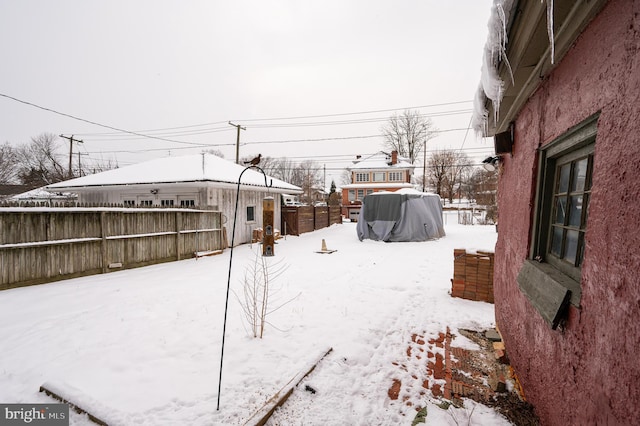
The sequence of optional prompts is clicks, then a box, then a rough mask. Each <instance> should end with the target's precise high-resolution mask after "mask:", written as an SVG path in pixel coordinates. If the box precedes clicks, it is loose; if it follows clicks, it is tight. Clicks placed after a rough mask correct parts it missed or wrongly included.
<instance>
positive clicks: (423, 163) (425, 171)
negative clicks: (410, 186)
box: [422, 142, 427, 192]
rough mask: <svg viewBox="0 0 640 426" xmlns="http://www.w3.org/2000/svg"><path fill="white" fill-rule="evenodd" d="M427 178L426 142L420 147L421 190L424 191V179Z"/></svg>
mask: <svg viewBox="0 0 640 426" xmlns="http://www.w3.org/2000/svg"><path fill="white" fill-rule="evenodd" d="M426 180H427V143H426V142H425V144H424V148H422V192H424V185H425V181H426Z"/></svg>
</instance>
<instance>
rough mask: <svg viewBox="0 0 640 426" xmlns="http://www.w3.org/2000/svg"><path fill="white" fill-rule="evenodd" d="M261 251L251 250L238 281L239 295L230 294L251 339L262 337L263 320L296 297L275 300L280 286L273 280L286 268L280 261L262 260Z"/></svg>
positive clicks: (282, 261)
mask: <svg viewBox="0 0 640 426" xmlns="http://www.w3.org/2000/svg"><path fill="white" fill-rule="evenodd" d="M260 251H261V250H259V249H258V250H254V257H253V260H252V261H251V263H249V264H248V265H247V267H246V268H245V272H244V280H243V282H242V294H241V295H239V294H238V293H236V292H235V291H234V295H235V297H236V299H237V300H238V302H239V304H240V306H241V308H242V314H243V318H244V320H245V323H246V325H247V326H248V331H249V333H250V334H251V335H252V336H253V337H254V338H257V337H260V338H261V339H262V336H263V335H264V327H265V325H266V324H269V325H271V326H272V327H275V326H273V324H271V323H268V321H267V317H268V316H269V315H270V314H272V313H273V312H275V311H277V310H278V309H280V308H282V307H283V306H285V305H287V304H288V303H290V302H292V301H293V300H295V299H296V298H297V297H298V296H299V295H300V294H298V295H297V296H295V297H293V298H291V299H287V300H285V301H282V300H279V298H278V293H279V292H280V291H281V290H282V287H280V286H278V285H276V284H275V281H276V280H277V279H278V278H279V277H280V276H282V274H284V272H285V271H286V270H287V269H288V268H289V266H288V265H286V264H285V263H284V259H282V258H280V259H279V260H277V261H274V260H273V258H272V257H264V256H262V254H261V253H260Z"/></svg>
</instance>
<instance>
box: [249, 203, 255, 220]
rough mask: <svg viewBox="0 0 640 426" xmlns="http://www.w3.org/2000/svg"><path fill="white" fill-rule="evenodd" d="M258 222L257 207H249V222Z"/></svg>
mask: <svg viewBox="0 0 640 426" xmlns="http://www.w3.org/2000/svg"><path fill="white" fill-rule="evenodd" d="M255 221H256V206H247V222H255Z"/></svg>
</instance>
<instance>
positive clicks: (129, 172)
mask: <svg viewBox="0 0 640 426" xmlns="http://www.w3.org/2000/svg"><path fill="white" fill-rule="evenodd" d="M241 175H242V179H241V182H240V191H239V195H238V211H237V220H238V223H237V224H236V234H235V241H236V242H237V243H240V244H241V243H245V242H249V241H251V235H252V232H253V229H254V228H259V227H261V226H262V202H263V200H264V198H266V197H273V198H274V201H275V202H274V205H275V206H274V208H275V211H274V222H275V226H279V223H280V205H281V201H280V197H281V196H282V194H300V193H302V189H301V188H300V187H298V186H296V185H292V184H290V183H287V182H284V181H282V180H280V179H276V178H273V177H270V176H265V175H263V174H262V173H260V172H259V171H258V170H256V169H255V168H250V169H247V170H246V171H245V167H243V166H241V165H238V164H235V163H233V162H230V161H228V160H225V159H223V158H220V157H218V156H215V155H212V154H195V155H185V156H174V157H165V158H160V159H156V160H151V161H146V162H143V163H138V164H134V165H131V166H126V167H122V168H118V169H113V170H108V171H106V172H102V173H96V174H94V175H89V176H83V177H79V178H76V179H71V180H67V181H64V182H58V183H55V184H52V185H48V186H47V187H46V188H45V189H46V190H48V191H51V192H61V191H65V192H73V193H76V194H78V202H79V203H81V204H83V203H87V204H96V205H109V204H116V205H124V206H126V207H147V208H149V207H174V208H176V207H177V208H180V207H185V208H198V209H203V210H217V211H220V212H222V214H223V215H224V216H223V222H225V221H226V224H225V226H226V228H227V232H228V233H229V235H228V237H229V238H228V241H231V235H230V233H231V230H232V229H233V228H232V226H233V218H234V214H235V206H236V190H237V187H238V179H239V178H240V176H241Z"/></svg>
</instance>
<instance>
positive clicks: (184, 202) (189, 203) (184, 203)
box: [180, 200, 196, 207]
mask: <svg viewBox="0 0 640 426" xmlns="http://www.w3.org/2000/svg"><path fill="white" fill-rule="evenodd" d="M195 206H196V200H180V207H195Z"/></svg>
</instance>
